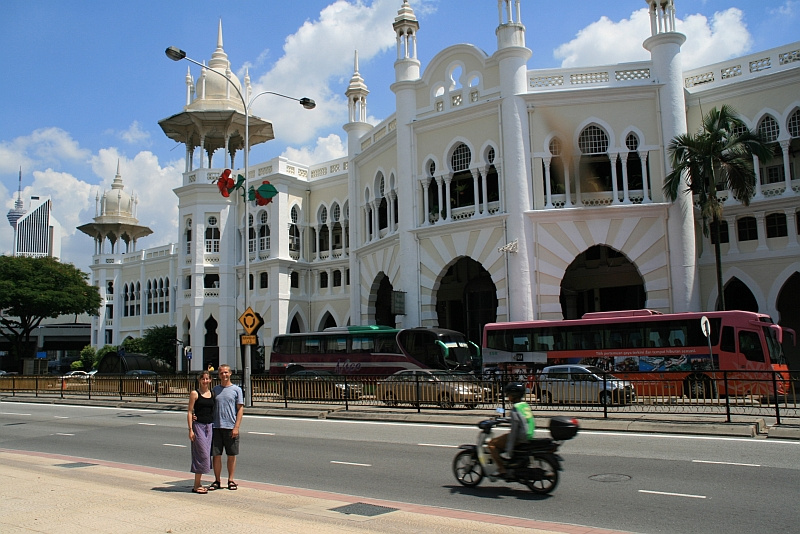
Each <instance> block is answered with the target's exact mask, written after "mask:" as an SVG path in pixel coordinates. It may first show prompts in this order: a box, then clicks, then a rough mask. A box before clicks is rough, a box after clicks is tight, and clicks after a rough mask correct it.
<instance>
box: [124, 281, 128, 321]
mask: <svg viewBox="0 0 800 534" xmlns="http://www.w3.org/2000/svg"><path fill="white" fill-rule="evenodd" d="M122 300H123V302H122V316H123V317H127V316H128V311H129V310H128V284H125V285H124V286H122Z"/></svg>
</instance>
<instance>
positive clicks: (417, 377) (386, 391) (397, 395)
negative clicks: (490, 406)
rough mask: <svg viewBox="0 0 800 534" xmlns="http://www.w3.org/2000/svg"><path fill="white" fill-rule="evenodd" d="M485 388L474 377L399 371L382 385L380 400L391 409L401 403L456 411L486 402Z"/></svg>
mask: <svg viewBox="0 0 800 534" xmlns="http://www.w3.org/2000/svg"><path fill="white" fill-rule="evenodd" d="M483 392H484V389H483V387H482V386H481V384H480V383H478V382H477V381H476V380H475V379H474V377H469V378H468V379H466V380H465V377H464V376H463V375H462V376H459V375H458V374H455V373H453V372H451V371H433V370H432V371H427V370H406V371H397V372H396V373H394V374H393V375H391V376H389V377H387V378H386V379H385V380H382V381H380V382H378V384H377V386H376V388H375V395H376V397H377V398H378V399H379V400H381V401H383V402H384V403H386V404H387V405H388V406H394V405H396V404H398V403H404V402H407V403H411V404H413V405H417V404H438V405H439V406H440V407H441V408H452V407H453V406H455V405H456V404H463V405H464V406H466V407H467V408H474V407H476V406H477V405H478V404H479V403H481V402H483Z"/></svg>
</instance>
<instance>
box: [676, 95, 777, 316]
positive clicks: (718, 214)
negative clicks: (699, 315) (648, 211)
mask: <svg viewBox="0 0 800 534" xmlns="http://www.w3.org/2000/svg"><path fill="white" fill-rule="evenodd" d="M668 151H669V156H670V159H671V164H672V172H670V173H669V174H668V175H667V177H666V179H665V180H664V187H663V191H664V195H665V196H666V197H667V198H669V199H670V200H673V201H674V200H675V199H677V198H678V195H679V194H689V195H693V196H694V195H696V196H697V199H698V207H699V208H700V214H701V216H702V218H703V234H704V235H706V236H708V235H709V221H710V222H711V223H712V224H711V227H712V228H714V229H715V236H714V237H715V239H714V253H715V260H716V267H717V291H718V292H719V299H720V300H719V302H720V308H721V309H723V310H724V309H725V295H724V293H723V288H722V265H721V259H720V236H719V224H720V221H721V220H722V203H721V202H720V201H719V199H718V198H717V187H718V184H719V185H721V186H722V187H724V188H726V189H728V190H730V191H731V193H732V194H733V196H734V197H735V198H736V199H737V200H739V201H740V202H741V203H742V204H744V205H745V206H748V205H750V199H751V198H753V194H754V193H755V171H754V169H753V156H754V155H755V156H758V157H759V158H761V159H767V158H769V157H770V150H769V147H768V146H767V144H766V143H764V142H763V140H762V139H761V136H759V135H758V133H756V132H754V131H751V130H748V129H747V125H745V123H744V122H743V121H742V119H741V118H739V116H738V115H737V114H736V111H735V110H734V109H733V108H731V107H730V106H727V105H724V106H722V107H721V108H719V109H717V108H713V109H711V111H709V112H708V114H707V115H705V116H704V117H703V124H702V128H701V129H700V131H699V132H697V133H696V134H688V133H687V134H681V135H678V136H676V137H674V138H673V139H672V141H671V142H670V144H669V148H668Z"/></svg>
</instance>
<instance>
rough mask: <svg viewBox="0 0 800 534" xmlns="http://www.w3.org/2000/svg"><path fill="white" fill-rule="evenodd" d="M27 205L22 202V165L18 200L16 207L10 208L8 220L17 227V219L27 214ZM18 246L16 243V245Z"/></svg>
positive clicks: (15, 203)
mask: <svg viewBox="0 0 800 534" xmlns="http://www.w3.org/2000/svg"><path fill="white" fill-rule="evenodd" d="M25 212H26V210H25V207H24V204H23V203H22V167H20V168H19V187H18V188H17V200H16V201H15V202H14V207H13V208H11V209H10V210H8V222H9V224H11V226H12V227H13V228H14V230H16V229H17V221H18V220H20V219H21V218H22V216H23V215H25ZM15 246H16V245H15Z"/></svg>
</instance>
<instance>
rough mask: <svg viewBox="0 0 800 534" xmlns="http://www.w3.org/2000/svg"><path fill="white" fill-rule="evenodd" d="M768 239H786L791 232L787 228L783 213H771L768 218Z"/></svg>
mask: <svg viewBox="0 0 800 534" xmlns="http://www.w3.org/2000/svg"><path fill="white" fill-rule="evenodd" d="M766 223H767V237H786V236H787V235H789V230H788V228H787V226H786V215H785V214H783V213H770V214H769V215H767V218H766Z"/></svg>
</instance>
